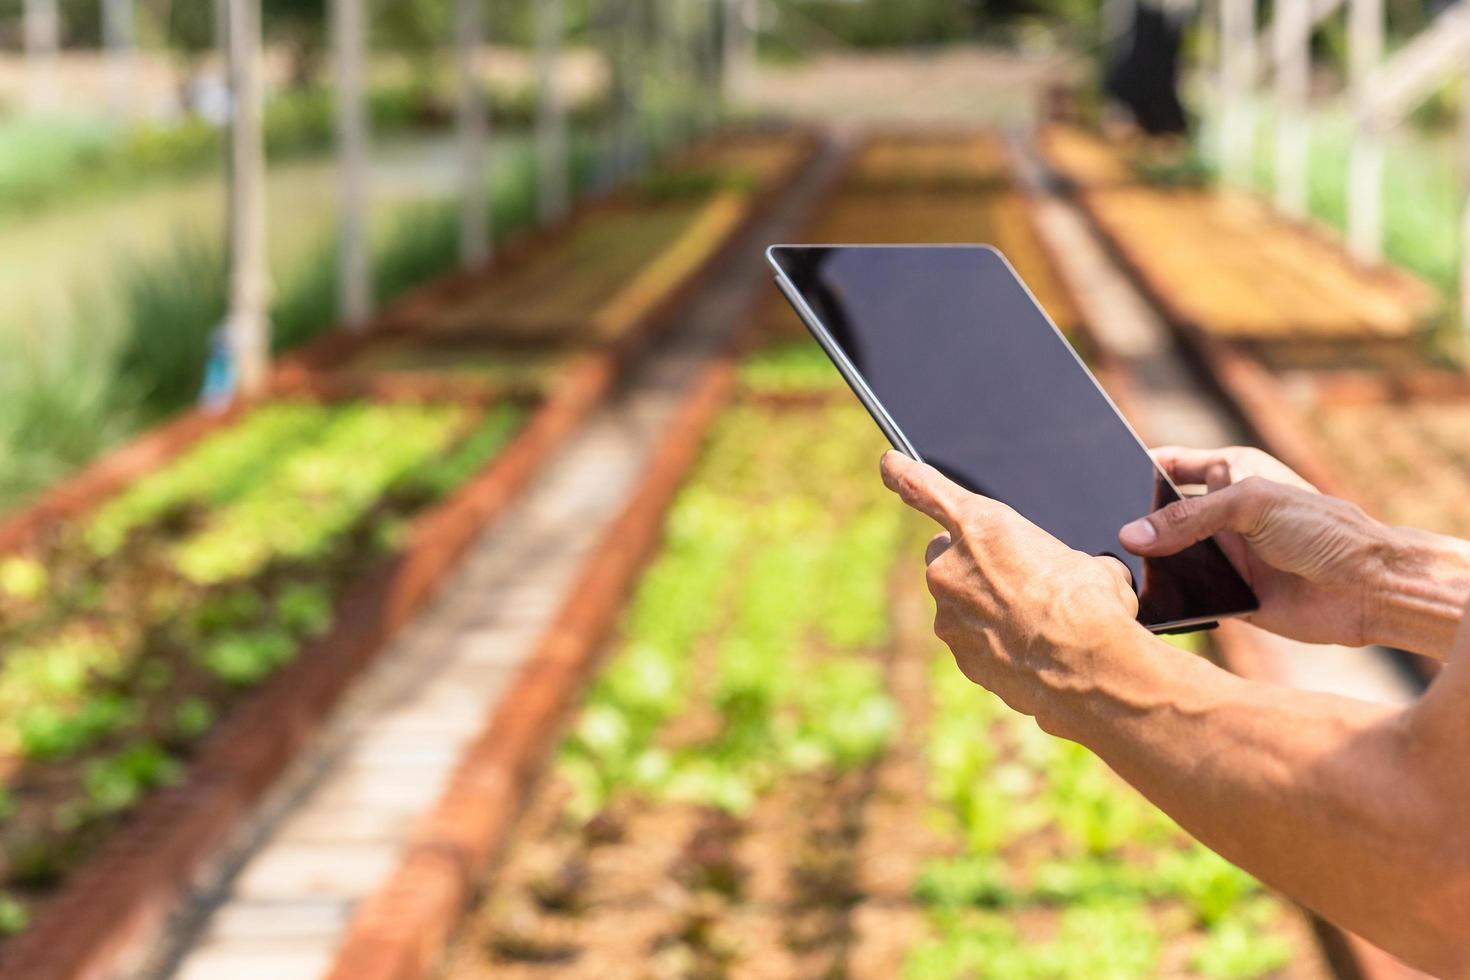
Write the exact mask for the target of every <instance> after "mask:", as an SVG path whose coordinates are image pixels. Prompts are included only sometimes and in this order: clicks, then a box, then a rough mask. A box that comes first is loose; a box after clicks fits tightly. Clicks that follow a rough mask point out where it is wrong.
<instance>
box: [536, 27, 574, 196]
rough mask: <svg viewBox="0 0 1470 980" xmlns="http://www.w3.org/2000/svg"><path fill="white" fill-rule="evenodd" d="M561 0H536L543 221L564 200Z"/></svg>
mask: <svg viewBox="0 0 1470 980" xmlns="http://www.w3.org/2000/svg"><path fill="white" fill-rule="evenodd" d="M561 32H562V8H561V0H537V2H536V83H537V91H538V97H537V101H536V156H537V174H536V188H537V199H538V201H539V203H540V209H541V220H542V221H543V222H547V223H549V222H553V221H560V220H561V219H562V218H564V217H565V216H566V213H567V208H568V206H569V202H568V191H569V187H568V184H569V183H570V178H569V175H568V173H567V114H566V106H565V105H564V104H563V101H562V91H561V42H562V37H561Z"/></svg>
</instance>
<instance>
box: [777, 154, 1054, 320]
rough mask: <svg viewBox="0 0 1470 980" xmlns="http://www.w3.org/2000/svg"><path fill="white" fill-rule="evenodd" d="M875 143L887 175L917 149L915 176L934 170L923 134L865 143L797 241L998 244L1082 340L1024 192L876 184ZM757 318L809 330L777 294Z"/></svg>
mask: <svg viewBox="0 0 1470 980" xmlns="http://www.w3.org/2000/svg"><path fill="white" fill-rule="evenodd" d="M938 145H939V146H941V147H954V146H962V147H968V148H970V150H971V151H972V152H977V153H978V152H980V151H978V150H974V147H980V146H984V147H993V148H994V149H995V150H996V151H998V152H1003V150H1004V147H1003V145H1002V144H1001V143H1000V142H999V140H998V139H997V138H995V137H993V136H985V135H979V136H975V137H973V138H972V139H971V140H969V141H961V140H959V139H958V138H953V139H949V140H945V141H942V142H940V143H939V144H938ZM865 146H868V145H867V144H865ZM874 147H876V148H877V150H878V151H881V152H880V153H879V159H880V160H882V161H883V166H884V168H885V171H886V172H892V171H896V170H899V169H901V167H902V164H903V161H904V159H905V157H904V153H905V152H906V151H907V152H912V154H913V156H914V159H915V161H916V162H915V165H914V168H913V173H914V174H924V173H929V172H932V171H933V170H934V163H933V161H932V155H933V154H934V153H935V149H934V147H935V144H933V143H929V142H926V141H924V140H923V139H918V138H908V139H905V138H900V137H897V136H890V137H884V138H882V139H880V140H878V141H877V142H875V143H873V144H871V146H869V148H867V149H864V148H859V149H858V150H857V151H856V153H855V156H854V158H853V160H852V161H851V162H850V164H849V166H848V168H847V169H846V170H845V172H844V174H843V175H842V177H840V178H839V179H838V181H837V182H836V185H835V187H834V189H833V191H832V192H831V193H830V194H829V195H828V196H827V197H826V199H825V200H824V201H823V202H822V203H821V204H820V205H819V206H818V207H817V209H816V211H815V214H814V216H813V218H812V220H811V221H810V222H808V224H807V226H806V228H804V229H803V231H802V233H801V234H800V235H798V236H796V237H795V238H794V239H793V242H795V243H801V242H812V243H826V244H832V243H850V244H899V243H914V244H955V243H983V244H990V245H994V246H996V247H997V248H999V249H1000V250H1001V251H1002V252H1004V253H1005V255H1006V257H1007V258H1008V259H1010V261H1011V263H1012V265H1014V266H1015V267H1016V271H1017V272H1018V273H1020V275H1021V277H1022V278H1023V279H1024V280H1025V281H1026V283H1027V285H1028V286H1030V288H1031V291H1032V292H1033V293H1034V294H1035V295H1036V298H1037V300H1038V301H1039V302H1040V303H1041V305H1042V306H1043V307H1044V308H1045V309H1046V311H1047V313H1049V314H1050V315H1051V317H1052V319H1053V320H1055V321H1056V323H1057V326H1058V327H1060V328H1061V329H1062V331H1063V332H1065V333H1067V334H1068V335H1069V336H1070V337H1071V338H1072V339H1073V340H1074V341H1080V339H1081V338H1080V337H1079V326H1080V322H1079V315H1078V312H1077V307H1076V304H1075V303H1074V302H1072V299H1071V296H1070V295H1069V294H1068V292H1067V290H1066V289H1065V288H1064V286H1063V284H1062V282H1061V279H1060V277H1059V275H1058V274H1057V271H1056V267H1055V265H1054V264H1053V262H1052V261H1051V257H1050V255H1049V254H1048V253H1047V252H1046V249H1045V247H1044V246H1043V244H1042V242H1041V239H1040V238H1039V236H1038V235H1037V232H1036V228H1035V225H1034V223H1033V217H1032V211H1031V202H1030V201H1029V200H1028V199H1027V197H1026V196H1025V195H1024V194H1022V193H1021V192H1019V191H1017V190H1015V189H1013V188H1011V187H1008V186H1007V185H1005V184H1004V183H997V182H995V181H992V182H990V183H989V184H987V185H986V186H983V187H982V186H977V185H971V186H968V187H946V186H945V185H944V184H943V183H942V182H936V183H927V184H926V183H925V182H924V181H922V180H919V179H911V180H906V181H890V182H883V181H877V182H874V181H871V180H870V179H869V178H868V177H867V176H865V175H864V170H863V160H864V159H865V158H866V157H867V155H868V154H869V153H870V152H873V148H874ZM986 152H989V151H986ZM926 161H928V162H927V163H926ZM998 166H999V165H998ZM993 173H994V176H995V180H997V181H998V180H1000V179H1001V178H1002V176H1003V175H1004V173H1005V171H1004V170H1002V169H996V170H995V171H994V172H993ZM757 318H758V323H759V330H760V331H761V332H762V333H764V334H765V335H767V336H773V337H780V336H787V337H790V336H794V335H804V334H805V330H804V328H803V327H802V325H801V321H800V320H799V319H798V318H797V316H796V314H795V313H793V312H792V311H791V309H790V307H789V306H788V305H787V304H786V302H785V300H784V299H782V298H781V297H780V296H779V295H778V294H775V293H774V292H773V293H772V295H771V296H770V297H768V299H767V301H766V302H765V304H764V305H763V306H762V308H761V310H760V312H759V313H758V314H757Z"/></svg>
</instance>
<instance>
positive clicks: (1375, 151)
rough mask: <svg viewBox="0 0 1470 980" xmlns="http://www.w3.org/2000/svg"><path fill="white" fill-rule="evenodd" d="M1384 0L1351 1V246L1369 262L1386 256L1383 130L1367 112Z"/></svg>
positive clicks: (1380, 39)
mask: <svg viewBox="0 0 1470 980" xmlns="http://www.w3.org/2000/svg"><path fill="white" fill-rule="evenodd" d="M1383 27H1384V24H1383V0H1351V3H1350V6H1349V7H1348V86H1349V91H1350V92H1351V96H1352V101H1353V103H1354V116H1355V117H1356V119H1355V129H1356V132H1355V133H1354V138H1353V148H1352V152H1351V154H1350V156H1349V161H1348V199H1347V219H1348V246H1349V248H1351V249H1352V252H1353V254H1354V255H1356V256H1357V257H1358V258H1359V259H1360V260H1362V261H1364V262H1377V261H1379V260H1380V259H1381V258H1382V257H1383V134H1382V133H1381V132H1379V129H1378V126H1377V125H1376V124H1375V123H1374V122H1373V121H1372V120H1370V119H1366V118H1364V116H1363V102H1364V100H1365V98H1366V96H1367V94H1368V93H1367V91H1366V86H1367V84H1368V77H1369V75H1370V74H1371V73H1372V72H1373V69H1375V68H1377V67H1378V63H1379V61H1381V60H1382V58H1383Z"/></svg>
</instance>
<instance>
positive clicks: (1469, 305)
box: [1460, 73, 1470, 365]
mask: <svg viewBox="0 0 1470 980" xmlns="http://www.w3.org/2000/svg"><path fill="white" fill-rule="evenodd" d="M1460 187H1461V189H1462V190H1463V191H1464V194H1465V198H1464V202H1463V203H1462V204H1461V211H1460V331H1461V341H1462V343H1465V345H1466V346H1465V353H1466V354H1470V73H1467V74H1464V75H1462V76H1461V77H1460ZM1465 361H1466V364H1467V365H1470V357H1466V359H1465Z"/></svg>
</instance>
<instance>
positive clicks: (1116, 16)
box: [1100, 0, 1138, 61]
mask: <svg viewBox="0 0 1470 980" xmlns="http://www.w3.org/2000/svg"><path fill="white" fill-rule="evenodd" d="M1137 15H1138V0H1102V11H1101V15H1100V17H1101V21H1102V45H1103V50H1104V51H1105V52H1106V53H1107V55H1108V58H1109V60H1110V61H1111V60H1113V59H1115V58H1116V57H1117V56H1118V55H1120V54H1122V53H1124V52H1122V51H1121V50H1120V49H1121V48H1122V47H1123V45H1125V44H1131V43H1132V37H1131V34H1132V31H1133V20H1134V18H1135V17H1136V16H1137Z"/></svg>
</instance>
